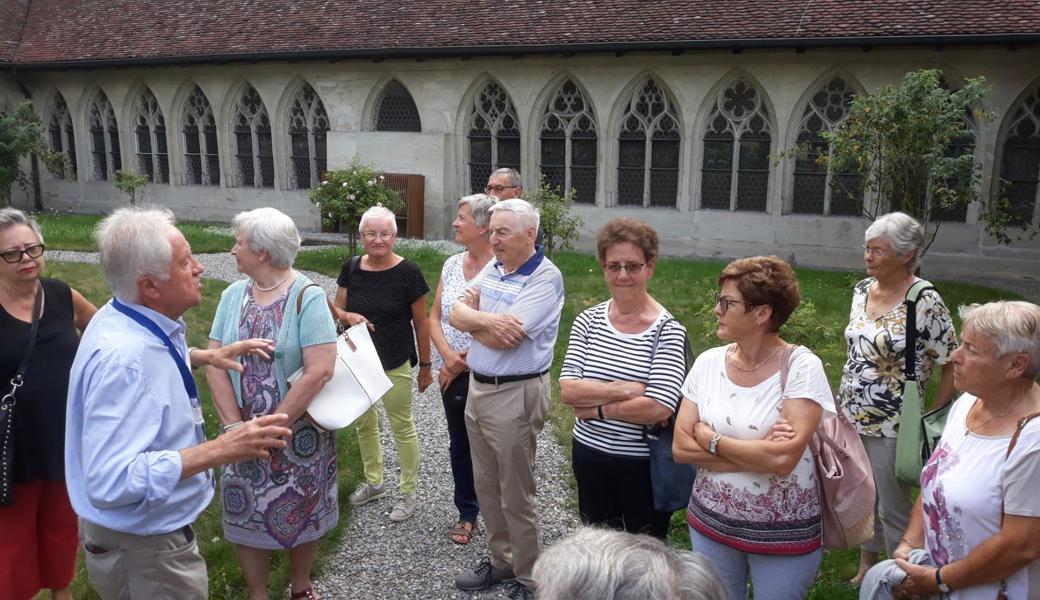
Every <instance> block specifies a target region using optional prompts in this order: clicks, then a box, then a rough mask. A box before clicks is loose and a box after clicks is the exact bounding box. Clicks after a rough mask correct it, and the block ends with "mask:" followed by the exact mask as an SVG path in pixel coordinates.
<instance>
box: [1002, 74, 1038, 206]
mask: <svg viewBox="0 0 1040 600" xmlns="http://www.w3.org/2000/svg"><path fill="white" fill-rule="evenodd" d="M1008 114H1010V115H1011V116H1010V117H1009V121H1008V125H1007V127H1005V129H1004V131H1006V134H1005V138H1004V146H1003V152H1002V154H1001V161H1000V177H1001V178H1002V179H1004V180H1005V181H1007V186H1006V188H1005V189H1004V196H1005V197H1006V198H1007V200H1008V201H1009V202H1010V204H1011V206H1010V208H1011V213H1012V224H1014V225H1034V226H1036V225H1038V224H1040V84H1035V83H1034V84H1033V89H1032V91H1030V92H1029V93H1028V94H1026V96H1025V97H1024V98H1022V100H1020V101H1019V102H1018V103H1017V104H1016V105H1015V106H1014V107H1013V108H1012V109H1011V110H1010V111H1008Z"/></svg>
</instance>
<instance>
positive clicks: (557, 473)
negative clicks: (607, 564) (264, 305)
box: [47, 251, 579, 600]
mask: <svg viewBox="0 0 1040 600" xmlns="http://www.w3.org/2000/svg"><path fill="white" fill-rule="evenodd" d="M47 258H48V260H52V261H69V262H90V263H96V262H97V254H96V253H92V252H69V251H48V252H47ZM196 258H198V259H199V261H200V262H202V265H203V267H205V269H206V271H205V274H204V275H205V276H206V277H208V278H211V279H219V280H223V281H237V280H238V279H241V277H242V275H241V274H240V273H238V271H237V270H236V268H235V263H234V260H232V259H231V256H230V255H229V254H227V253H222V254H200V255H196ZM305 274H306V275H307V276H308V277H310V278H311V279H312V280H313V281H314V282H315V283H318V284H320V285H321V286H322V287H323V288H325V290H326V292H329V293H330V294H334V293H335V291H336V281H335V280H334V279H332V278H330V277H327V276H325V275H322V274H320V273H313V272H306V271H305ZM413 385H414V384H413ZM412 397H413V399H414V400H413V403H412V414H413V415H414V417H415V428H416V430H417V431H418V433H419V461H420V462H419V488H418V497H419V510H418V511H416V514H415V516H413V517H412V518H411V519H409V520H408V521H405V522H403V523H394V522H392V521H390V519H389V517H388V515H389V514H390V509H391V507H392V505H393V504H394V501H395V498H394V495H393V494H388V495H387V497H386V498H384V499H381V500H377V501H375V502H371V503H369V504H366V505H364V506H361V507H358V508H356V509H355V510H354V512H353V515H352V517H351V519H350V523H349V524H348V525H347V528H346V531H345V532H344V535H343V540H344V541H343V544H342V546H341V547H340V548H339V549H338V550H337V551H336V552H335V554H333V555H332V556H330V557H328V560H327V561H326V563H325V567H324V571H323V575H322V576H321V577H319V578H318V579H317V580H316V581H315V582H314V586H315V588H316V590H317V591H318V593H319V594H321V595H323V596H324V597H325V598H328V599H330V600H332V599H341V598H342V599H358V600H360V599H369V598H371V599H377V598H378V599H383V598H386V599H397V598H414V599H416V600H427V599H429V600H433V599H456V598H457V599H465V598H473V597H480V598H486V597H502V596H503V595H504V592H503V591H502V588H501V587H500V586H499V587H495V588H492V589H491V590H488V591H485V592H477V593H471V592H461V591H459V590H457V589H455V585H454V576H455V573H456V572H457V571H459V570H460V569H462V568H465V567H470V566H473V565H475V564H476V563H477V561H479V560H480V559H481V558H482V557H483V556H484V555H485V553H486V542H487V538H486V537H485V535H484V529H483V525H481V526H480V529H479V531H478V533H477V534H476V535H475V536H474V538H473V541H472V542H471V543H470V544H469V545H467V546H457V545H455V544H453V543H451V540H450V539H449V538H448V532H449V531H450V530H451V528H452V526H453V525H454V524H455V520H456V519H457V517H458V511H457V510H456V509H455V505H454V503H453V501H452V489H453V484H452V478H451V467H450V461H449V457H448V429H447V425H446V423H445V419H444V409H443V407H442V405H441V399H440V394H439V393H438V391H437V390H436V385H434V386H430V388H429V389H427V390H426V392H425V393H423V394H420V393H419V392H418V391H417V390H415V389H414V388H413V391H412ZM380 423H381V430H382V436H381V437H382V441H383V472H384V480H385V483H386V485H388V486H389V488H388V489H390V490H396V488H397V481H398V474H399V472H398V468H399V465H398V460H397V451H396V447H395V445H394V443H393V439H392V437H391V434H390V427H389V423H388V422H387V421H386V415H385V413H383V411H382V410H380ZM569 470H570V466H569V464H568V462H567V459H566V457H565V456H564V454H563V451H562V450H561V448H560V446H559V444H557V443H556V439H555V437H554V436H553V431H552V425H551V424H550V423H546V427H545V429H544V430H543V431H542V433H541V435H540V436H539V437H538V458H537V460H536V465H535V478H536V480H537V482H538V496H537V505H538V514H539V520H540V525H541V529H540V533H541V542H542V546H543V547H545V546H548V545H551V544H552V543H554V542H555V541H556V540H558V539H559V538H561V537H562V536H564V535H566V533H567V532H569V531H570V530H572V529H574V528H575V527H577V526H578V524H579V521H578V516H577V514H576V513H575V511H574V508H573V507H572V506H571V505H570V497H571V493H572V492H571V490H570V488H569V486H568V483H567V480H568V478H567V477H566V476H565V475H564V474H565V473H567V472H569Z"/></svg>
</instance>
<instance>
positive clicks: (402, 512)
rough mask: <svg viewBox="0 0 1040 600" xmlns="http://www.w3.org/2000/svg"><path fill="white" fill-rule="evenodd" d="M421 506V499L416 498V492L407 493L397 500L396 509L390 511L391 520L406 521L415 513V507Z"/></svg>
mask: <svg viewBox="0 0 1040 600" xmlns="http://www.w3.org/2000/svg"><path fill="white" fill-rule="evenodd" d="M418 507H419V501H418V500H417V499H416V498H415V494H405V495H403V496H401V498H400V499H399V500H398V501H397V504H395V505H394V509H393V510H391V511H390V520H391V521H406V520H408V519H409V518H411V516H412V515H414V514H415V509H416V508H418Z"/></svg>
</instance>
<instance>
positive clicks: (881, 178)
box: [819, 69, 1009, 252]
mask: <svg viewBox="0 0 1040 600" xmlns="http://www.w3.org/2000/svg"><path fill="white" fill-rule="evenodd" d="M984 82H985V80H984V79H983V78H982V77H977V78H969V79H966V80H965V81H964V85H963V86H961V88H960V89H957V90H951V89H949V88H948V87H947V86H945V85H944V83H943V80H942V73H941V72H940V71H938V70H936V69H923V70H919V71H912V72H910V73H907V74H906V76H904V77H903V81H902V82H901V83H900V85H899V86H898V87H896V86H891V85H886V86H882V87H881V88H879V89H878V90H877V91H875V92H873V93H870V94H864V95H860V96H856V98H855V99H853V101H852V104H851V106H850V108H849V113H848V117H847V118H846V119H845V120H844V121H842V123H841V124H840V125H839V126H838V127H837V128H836V129H835V130H834V131H832V132H823V133H821V135H822V136H823V138H824V139H826V140H827V141H828V142H829V143H830V144H831V145H832V147H833V158H831V159H830V160H829V159H828V157H827V156H826V155H824V156H821V157H820V159H819V162H820V163H821V164H824V165H826V164H827V163H828V162H831V163H832V164H831V169H832V170H833V171H835V172H854V173H857V174H858V175H859V182H860V188H861V190H862V192H863V193H864V194H865V196H866V197H867V199H868V202H867V203H866V205H865V206H864V213H865V216H866V217H867V218H869V219H871V220H873V219H875V218H877V217H878V216H880V215H881V214H883V213H885V212H888V211H890V210H902V211H903V212H905V213H907V214H909V215H910V216H912V217H914V218H915V219H917V220H918V221H919V222H920V223H921V225H922V226H923V227H924V229H925V252H927V250H928V247H929V246H931V244H932V242H933V241H935V237H936V235H937V234H938V233H939V226H940V224H941V221H940V216H941V212H942V211H943V210H950V209H955V208H958V207H963V206H967V205H968V204H970V203H972V202H975V201H981V196H980V190H981V187H982V186H981V177H982V169H981V165H980V164H979V163H978V162H977V161H976V160H975V157H974V155H973V153H972V152H960V153H958V152H957V151H956V150H957V148H958V146H961V147H963V145H964V141H965V140H972V141H973V140H974V131H973V129H972V126H971V124H970V120H969V117H973V118H974V119H991V118H992V115H991V114H990V113H988V112H986V111H984V110H982V108H981V100H982V98H983V96H985V95H986V92H987V89H986V87H985V85H984ZM836 191H839V192H840V190H836ZM845 193H848V194H850V195H851V192H850V191H849V190H847V189H846V190H845ZM1006 210H1007V208H1006V203H1001V202H991V203H986V204H984V209H983V213H982V215H981V220H982V222H983V223H984V224H985V227H986V232H987V233H989V234H990V235H992V236H994V237H995V238H996V239H999V240H1001V241H1003V242H1004V243H1007V242H1008V241H1009V239H1008V237H1007V235H1006V233H1005V232H1004V229H1005V226H1006V224H1007V222H1008V221H1007V215H1006V214H1005V213H1006Z"/></svg>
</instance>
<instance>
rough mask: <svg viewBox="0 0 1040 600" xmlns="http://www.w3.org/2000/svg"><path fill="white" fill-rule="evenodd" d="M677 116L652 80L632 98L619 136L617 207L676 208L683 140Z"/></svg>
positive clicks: (671, 104)
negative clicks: (681, 143) (680, 146)
mask: <svg viewBox="0 0 1040 600" xmlns="http://www.w3.org/2000/svg"><path fill="white" fill-rule="evenodd" d="M677 113H678V108H677V107H675V106H673V102H672V100H671V99H670V98H669V97H668V95H667V94H666V93H665V92H664V90H663V89H662V88H661V87H660V86H659V85H658V84H657V82H656V81H654V80H653V79H649V80H647V82H646V83H645V84H643V86H642V87H640V88H638V89H636V91H635V92H634V93H633V94H632V98H631V100H630V101H629V103H628V108H627V109H626V111H625V114H624V115H623V116H622V117H621V128H620V131H619V132H618V167H617V169H618V178H617V204H618V205H621V206H664V207H673V208H674V207H675V205H676V199H677V197H678V191H679V143H680V140H681V136H680V133H679V119H678V117H677V116H676V114H677Z"/></svg>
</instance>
